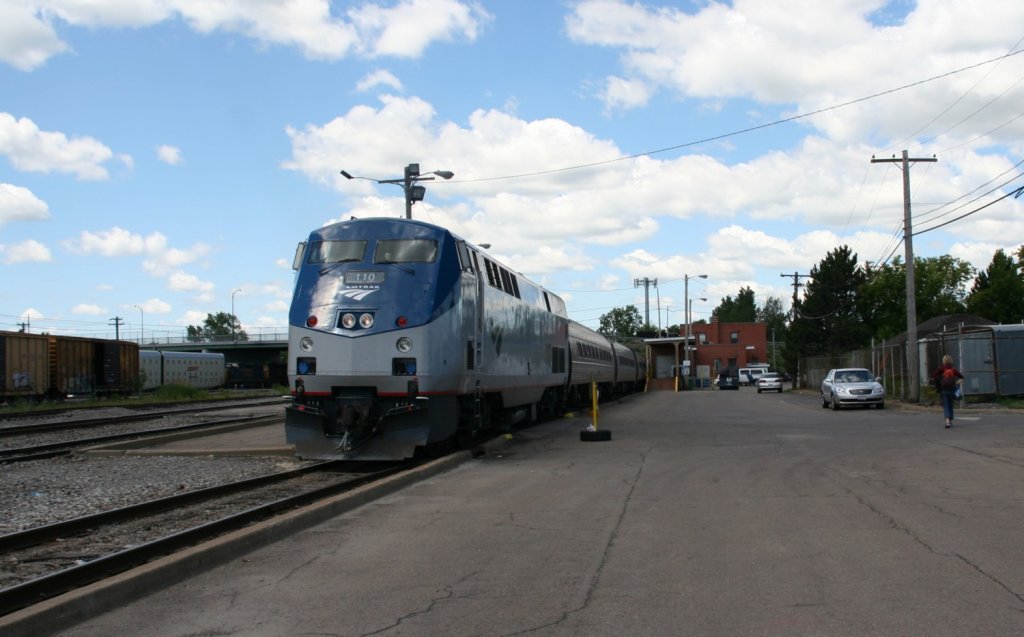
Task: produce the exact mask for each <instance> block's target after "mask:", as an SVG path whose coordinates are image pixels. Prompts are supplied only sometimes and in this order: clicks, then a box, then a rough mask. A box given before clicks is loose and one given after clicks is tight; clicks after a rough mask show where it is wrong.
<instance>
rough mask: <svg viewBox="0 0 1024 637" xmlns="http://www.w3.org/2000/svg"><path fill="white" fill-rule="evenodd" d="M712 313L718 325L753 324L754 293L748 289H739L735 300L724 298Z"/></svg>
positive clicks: (755, 309)
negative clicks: (716, 318)
mask: <svg viewBox="0 0 1024 637" xmlns="http://www.w3.org/2000/svg"><path fill="white" fill-rule="evenodd" d="M712 313H713V314H714V315H715V316H717V317H718V322H719V323H753V322H754V321H756V320H757V304H756V303H755V302H754V291H753V290H752V289H750V288H749V287H745V288H740V292H739V294H737V295H736V299H735V300H733V298H732V297H731V296H726V297H725V298H724V299H722V302H721V303H719V304H718V307H716V308H715V309H714V311H713V312H712Z"/></svg>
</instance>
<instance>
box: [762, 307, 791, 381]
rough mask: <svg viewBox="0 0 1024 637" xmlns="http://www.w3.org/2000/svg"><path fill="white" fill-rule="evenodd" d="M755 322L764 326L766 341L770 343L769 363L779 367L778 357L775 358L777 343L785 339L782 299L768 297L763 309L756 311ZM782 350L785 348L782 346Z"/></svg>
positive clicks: (785, 328) (784, 316)
mask: <svg viewBox="0 0 1024 637" xmlns="http://www.w3.org/2000/svg"><path fill="white" fill-rule="evenodd" d="M757 321H758V322H761V323H764V324H765V330H766V332H767V334H768V339H769V340H770V341H771V343H772V349H771V350H769V355H770V358H769V361H770V362H771V364H772V365H773V366H775V367H778V366H780V365H781V364H782V363H781V361H780V359H781V358H783V357H784V354H783V356H780V357H778V359H777V358H776V354H777V349H778V345H777V344H778V343H779V342H783V343H784V342H785V339H786V331H787V329H788V328H787V327H786V312H785V311H784V310H783V309H782V299H780V298H779V297H777V296H769V297H768V298H767V299H766V300H765V302H764V307H760V308H758V309H757ZM783 349H785V347H784V346H783Z"/></svg>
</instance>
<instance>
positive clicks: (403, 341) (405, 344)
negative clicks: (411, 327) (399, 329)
mask: <svg viewBox="0 0 1024 637" xmlns="http://www.w3.org/2000/svg"><path fill="white" fill-rule="evenodd" d="M395 347H397V348H398V351H400V352H402V353H403V354H404V353H406V352H408V351H409V350H411V349H412V339H411V338H409V337H408V336H403V337H402V338H400V339H398V340H397V341H395Z"/></svg>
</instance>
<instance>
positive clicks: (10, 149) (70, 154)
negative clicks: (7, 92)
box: [0, 113, 114, 180]
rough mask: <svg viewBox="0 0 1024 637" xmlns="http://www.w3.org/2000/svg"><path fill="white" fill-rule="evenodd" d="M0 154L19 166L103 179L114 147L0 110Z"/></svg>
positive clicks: (37, 170) (26, 169)
mask: <svg viewBox="0 0 1024 637" xmlns="http://www.w3.org/2000/svg"><path fill="white" fill-rule="evenodd" d="M0 154H2V155H6V156H7V157H8V159H10V161H11V164H12V165H13V166H14V167H15V168H16V169H18V170H22V171H26V172H41V173H51V172H59V173H71V174H74V175H77V176H78V178H79V179H91V180H97V179H106V178H107V177H108V176H109V174H108V173H107V170H106V168H104V167H103V164H104V163H105V162H107V161H110V159H111V158H112V157H113V156H114V153H113V151H111V150H110V149H109V148H107V147H106V146H105V145H103V144H102V143H100V142H98V141H96V140H95V139H93V138H91V137H73V138H70V139H69V138H68V137H67V135H65V134H64V133H59V132H48V131H41V130H39V127H38V126H36V124H35V122H33V121H32V120H30V119H28V118H25V117H22V118H20V119H15V118H14V116H13V115H11V114H10V113H0Z"/></svg>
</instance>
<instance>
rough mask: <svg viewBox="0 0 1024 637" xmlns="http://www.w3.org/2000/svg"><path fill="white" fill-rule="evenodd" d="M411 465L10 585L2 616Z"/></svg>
mask: <svg viewBox="0 0 1024 637" xmlns="http://www.w3.org/2000/svg"><path fill="white" fill-rule="evenodd" d="M410 466H412V465H409V464H400V465H397V466H394V467H390V468H388V469H384V470H381V471H376V472H373V473H369V474H366V475H363V476H359V477H358V478H354V479H352V480H345V481H343V482H339V483H337V484H333V485H328V486H325V487H319V488H316V489H312V490H310V491H307V492H305V493H302V494H299V495H295V496H289V497H286V498H281V499H279V500H276V501H274V502H270V503H267V504H263V505H260V506H257V507H253V508H251V509H248V510H246V511H242V512H241V513H236V514H234V515H230V516H227V517H224V518H221V519H219V520H215V521H213V522H209V523H207V524H203V525H200V526H197V527H193V528H191V529H186V530H184V531H180V532H177V533H174V534H172V535H168V536H166V537H163V538H160V539H157V540H153V541H150V542H146V543H144V544H140V545H138V546H134V547H131V548H127V549H124V550H122V551H117V552H115V553H110V554H108V555H104V556H102V557H99V558H96V559H94V560H91V561H89V562H85V563H83V564H79V565H76V566H72V567H71V568H67V569H64V570H61V571H57V572H55V573H51V574H49V575H45V576H43V577H40V578H37V579H34V580H31V581H28V582H24V583H22V584H16V585H14V586H10V587H8V588H5V589H2V590H0V615H6V614H9V613H11V612H14V611H16V610H18V609H21V608H24V607H26V606H31V605H32V604H37V603H39V602H42V601H44V600H47V599H50V598H52V597H56V596H57V595H61V594H63V593H67V592H69V591H72V590H75V589H76V588H81V587H83V586H86V585H88V584H91V583H93V582H96V581H98V580H101V579H104V578H106V577H110V576H113V575H116V574H118V573H122V572H124V571H126V570H128V569H131V568H134V567H136V566H140V565H142V564H145V563H147V562H150V561H152V560H154V559H157V558H159V557H163V556H165V555H168V554H170V553H173V552H175V551H178V550H181V549H183V548H187V547H189V546H193V545H195V544H198V543H200V542H203V541H206V540H209V539H212V538H214V537H216V536H218V535H222V534H224V533H227V532H229V531H234V530H236V529H239V528H242V527H244V526H246V525H248V524H251V523H253V522H257V521H260V520H264V519H266V518H269V517H272V516H273V515H276V514H278V513H281V512H283V511H287V510H291V509H295V508H298V507H302V506H305V505H307V504H310V503H313V502H316V501H317V500H321V499H324V498H327V497H330V496H333V495H336V494H338V493H343V492H345V491H349V490H352V489H354V488H356V487H359V486H362V485H364V484H367V483H370V482H373V481H376V480H380V479H382V478H385V477H387V476H389V475H392V474H394V473H398V472H401V471H404V470H406V469H408V468H409V467H410Z"/></svg>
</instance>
